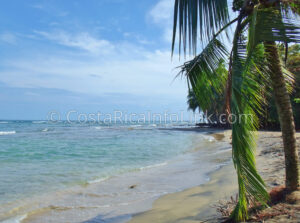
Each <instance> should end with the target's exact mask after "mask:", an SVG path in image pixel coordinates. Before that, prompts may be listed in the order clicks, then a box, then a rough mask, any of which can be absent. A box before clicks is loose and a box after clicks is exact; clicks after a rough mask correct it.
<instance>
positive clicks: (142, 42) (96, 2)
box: [0, 0, 187, 120]
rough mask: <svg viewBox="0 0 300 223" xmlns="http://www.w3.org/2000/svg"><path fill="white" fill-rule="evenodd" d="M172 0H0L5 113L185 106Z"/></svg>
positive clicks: (0, 99) (37, 115)
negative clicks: (174, 51)
mask: <svg viewBox="0 0 300 223" xmlns="http://www.w3.org/2000/svg"><path fill="white" fill-rule="evenodd" d="M172 13H173V0H143V1H140V0H77V1H76V0H72V1H71V0H65V1H61V0H40V1H38V0H26V1H24V0H3V1H1V8H0V49H1V50H0V103H1V108H0V119H35V120H39V119H46V118H47V115H48V113H49V111H58V112H60V113H62V114H65V113H66V112H68V111H70V110H77V111H78V112H86V113H96V112H99V111H100V112H113V111H115V110H122V111H127V112H145V111H152V112H164V111H169V112H179V111H186V110H187V105H186V95H187V86H186V80H185V79H181V78H177V79H175V80H174V78H175V76H176V74H177V73H178V72H179V70H178V69H176V67H177V66H179V65H180V64H182V63H183V62H184V61H183V60H179V59H178V56H175V57H174V58H173V60H172V59H171V52H170V49H171V33H172V16H173V15H172Z"/></svg>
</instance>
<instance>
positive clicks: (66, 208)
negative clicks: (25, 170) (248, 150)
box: [2, 130, 229, 223]
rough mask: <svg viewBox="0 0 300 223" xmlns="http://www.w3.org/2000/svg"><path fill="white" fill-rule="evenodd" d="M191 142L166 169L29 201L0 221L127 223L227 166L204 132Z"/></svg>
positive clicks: (219, 146)
mask: <svg viewBox="0 0 300 223" xmlns="http://www.w3.org/2000/svg"><path fill="white" fill-rule="evenodd" d="M210 131H211V130H210ZM191 140H193V145H194V146H193V147H191V148H190V150H189V151H187V152H185V153H183V154H179V155H177V156H176V158H172V159H170V160H168V162H167V164H166V165H165V164H164V165H162V164H159V165H158V164H156V165H150V167H149V168H147V167H146V168H142V169H141V170H140V171H134V172H128V173H123V174H121V175H118V176H115V177H111V178H109V179H107V180H105V181H102V182H95V183H93V184H88V185H86V186H76V187H73V188H70V189H69V190H68V191H59V192H55V193H51V194H48V195H46V196H41V197H40V196H38V197H36V198H33V199H30V198H29V199H28V200H29V202H25V203H23V204H25V205H23V204H20V205H19V206H18V207H17V208H13V209H11V210H12V211H13V210H14V211H13V212H11V214H10V217H9V218H4V219H3V218H2V220H9V221H10V222H14V221H15V220H18V222H22V223H26V222H30V223H34V222H41V221H43V222H127V221H128V220H130V219H131V216H133V215H134V214H136V213H138V212H143V211H146V210H149V209H151V207H152V203H153V202H154V201H155V200H156V199H157V198H159V197H161V196H163V195H165V194H169V193H174V192H178V191H182V190H184V189H187V188H190V187H193V186H196V185H200V184H203V183H205V182H207V181H208V175H210V172H212V171H213V172H214V171H215V170H216V169H217V168H218V166H220V165H222V163H223V162H226V161H227V160H224V157H223V156H224V153H226V154H228V155H229V153H228V150H227V147H226V146H225V147H224V145H223V143H220V142H219V141H218V140H214V139H213V137H212V136H211V135H208V134H207V131H202V134H198V133H195V134H194V135H193V138H191ZM199 143H200V144H199ZM228 146H229V145H228ZM223 147H224V148H223ZM228 157H229V156H228ZM151 167H153V168H151ZM26 206H27V207H26ZM19 207H20V209H19ZM13 213H14V214H13ZM12 214H13V215H12ZM9 221H8V222H9Z"/></svg>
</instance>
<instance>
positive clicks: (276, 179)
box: [130, 131, 300, 223]
mask: <svg viewBox="0 0 300 223" xmlns="http://www.w3.org/2000/svg"><path fill="white" fill-rule="evenodd" d="M230 134H231V133H230V131H225V134H224V135H222V134H220V133H217V134H215V136H214V137H215V138H216V139H219V140H221V141H224V142H228V141H229V140H230ZM297 140H298V142H299V141H300V133H297ZM257 142H258V148H257V168H258V171H259V172H260V174H261V176H262V177H263V179H264V180H265V182H266V185H267V187H268V189H269V190H270V189H272V188H273V187H276V186H278V185H284V170H285V168H284V154H283V145H282V138H281V133H280V132H269V131H261V132H259V134H258V141H257ZM298 145H299V143H298ZM210 177H211V180H210V181H209V182H208V183H206V184H203V185H200V186H198V187H193V188H190V189H187V190H184V191H182V192H178V193H173V194H168V195H165V196H163V197H161V198H159V199H158V200H156V201H155V202H154V204H153V207H152V209H151V210H149V211H146V212H143V213H139V214H136V215H135V216H134V217H133V218H132V220H131V221H130V223H140V222H143V223H153V222H155V223H171V222H172V223H174V222H176V223H179V222H180V223H193V222H195V223H196V222H198V223H199V222H219V220H218V218H220V217H221V216H220V214H218V213H217V212H216V209H215V208H214V207H213V206H214V205H215V204H217V203H218V201H220V200H224V199H227V200H229V199H230V197H231V196H233V197H235V195H236V194H237V179H236V173H235V170H234V168H233V165H232V163H231V164H229V165H226V166H224V167H222V168H221V169H219V170H218V171H217V172H215V173H213V174H211V176H210ZM290 208H292V209H294V212H297V210H298V209H297V208H299V207H298V206H293V207H290ZM295 210H296V211H295ZM299 210H300V209H299ZM299 220H300V216H299V214H298V215H297V214H295V215H293V216H289V215H288V214H286V215H282V216H276V217H275V218H273V219H269V220H267V221H265V222H299Z"/></svg>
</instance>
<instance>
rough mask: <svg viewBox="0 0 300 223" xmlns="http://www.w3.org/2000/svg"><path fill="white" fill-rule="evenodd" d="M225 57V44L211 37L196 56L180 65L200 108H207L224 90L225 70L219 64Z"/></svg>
mask: <svg viewBox="0 0 300 223" xmlns="http://www.w3.org/2000/svg"><path fill="white" fill-rule="evenodd" d="M227 57H228V52H227V51H226V48H225V46H224V45H223V44H222V43H221V42H220V41H219V40H217V39H213V40H211V41H210V42H209V44H208V45H207V46H206V47H205V48H204V50H203V51H202V52H201V53H200V54H199V55H198V56H196V57H195V58H194V59H193V60H191V61H188V62H186V63H184V65H183V66H181V71H180V74H182V75H184V76H186V78H187V80H188V83H189V87H191V88H192V90H193V92H194V94H195V95H196V98H197V101H198V103H199V106H200V107H201V109H202V110H207V109H209V107H210V105H211V104H212V103H213V102H215V101H216V100H217V98H219V96H220V95H221V94H223V92H224V87H225V83H226V78H227V72H224V69H222V68H221V67H220V64H221V63H223V62H224V61H225V60H226V58H227Z"/></svg>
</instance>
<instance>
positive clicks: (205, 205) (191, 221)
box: [128, 163, 237, 223]
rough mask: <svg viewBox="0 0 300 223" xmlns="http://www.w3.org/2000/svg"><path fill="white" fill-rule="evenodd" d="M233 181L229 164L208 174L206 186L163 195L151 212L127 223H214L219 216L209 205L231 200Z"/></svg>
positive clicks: (235, 185)
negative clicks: (229, 198)
mask: <svg viewBox="0 0 300 223" xmlns="http://www.w3.org/2000/svg"><path fill="white" fill-rule="evenodd" d="M225 175H226V176H227V177H225ZM236 181H237V180H236V174H235V170H234V168H233V165H232V163H228V164H226V165H225V166H222V167H221V168H220V169H218V170H217V171H215V172H213V173H211V174H210V180H209V181H208V182H206V183H204V184H202V185H199V186H196V187H192V188H189V189H186V190H184V191H181V192H177V193H172V194H167V195H164V196H162V197H160V198H158V199H157V200H156V201H155V202H154V203H153V206H152V209H151V210H148V211H146V212H143V213H139V214H135V215H134V216H133V218H132V219H131V220H130V221H128V222H129V223H139V222H143V223H153V222H156V223H168V222H170V223H171V222H182V223H199V222H202V221H203V222H214V220H215V219H218V218H219V217H221V216H218V214H217V213H216V211H215V208H213V207H212V205H214V204H217V202H218V200H222V199H227V198H228V197H230V196H232V194H233V193H235V192H236V191H237V182H236ZM216 222H217V221H216Z"/></svg>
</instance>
